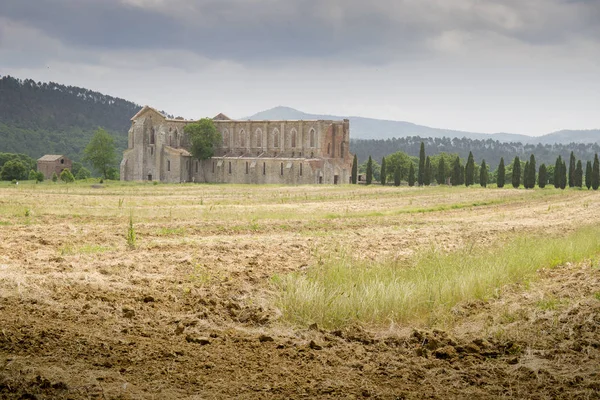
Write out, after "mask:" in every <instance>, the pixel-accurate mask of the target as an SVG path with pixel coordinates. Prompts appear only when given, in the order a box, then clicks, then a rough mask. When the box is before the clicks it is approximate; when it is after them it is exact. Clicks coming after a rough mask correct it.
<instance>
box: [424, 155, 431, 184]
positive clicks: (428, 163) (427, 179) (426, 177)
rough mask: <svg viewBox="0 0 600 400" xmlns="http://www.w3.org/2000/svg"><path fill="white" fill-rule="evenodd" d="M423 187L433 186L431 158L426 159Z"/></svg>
mask: <svg viewBox="0 0 600 400" xmlns="http://www.w3.org/2000/svg"><path fill="white" fill-rule="evenodd" d="M423 185H425V186H429V185H431V159H430V158H429V156H427V158H426V159H425V175H424V176H423Z"/></svg>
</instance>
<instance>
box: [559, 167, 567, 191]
mask: <svg viewBox="0 0 600 400" xmlns="http://www.w3.org/2000/svg"><path fill="white" fill-rule="evenodd" d="M566 187H567V163H566V162H565V161H563V162H562V167H561V169H560V188H561V189H564V188H566Z"/></svg>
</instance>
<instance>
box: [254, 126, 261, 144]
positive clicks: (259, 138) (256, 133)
mask: <svg viewBox="0 0 600 400" xmlns="http://www.w3.org/2000/svg"><path fill="white" fill-rule="evenodd" d="M254 134H255V135H256V147H258V148H262V135H263V133H262V129H260V128H258V129H257V130H256V132H255V133H254Z"/></svg>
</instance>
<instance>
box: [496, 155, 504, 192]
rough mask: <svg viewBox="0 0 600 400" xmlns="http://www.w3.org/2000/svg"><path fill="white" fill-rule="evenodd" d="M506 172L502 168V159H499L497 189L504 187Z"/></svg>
mask: <svg viewBox="0 0 600 400" xmlns="http://www.w3.org/2000/svg"><path fill="white" fill-rule="evenodd" d="M505 173H506V170H505V168H504V157H501V158H500V165H498V187H499V188H503V187H504V178H505Z"/></svg>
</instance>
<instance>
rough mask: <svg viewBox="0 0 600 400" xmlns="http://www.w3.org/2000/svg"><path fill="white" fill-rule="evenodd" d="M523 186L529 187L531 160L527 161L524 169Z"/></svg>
mask: <svg viewBox="0 0 600 400" xmlns="http://www.w3.org/2000/svg"><path fill="white" fill-rule="evenodd" d="M523 187H524V188H525V189H529V161H525V168H524V169H523Z"/></svg>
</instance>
